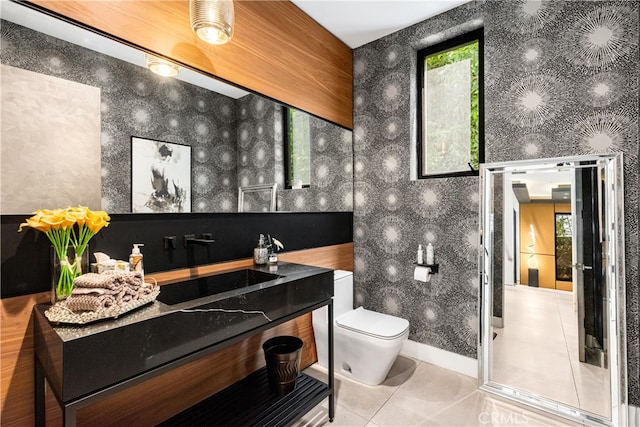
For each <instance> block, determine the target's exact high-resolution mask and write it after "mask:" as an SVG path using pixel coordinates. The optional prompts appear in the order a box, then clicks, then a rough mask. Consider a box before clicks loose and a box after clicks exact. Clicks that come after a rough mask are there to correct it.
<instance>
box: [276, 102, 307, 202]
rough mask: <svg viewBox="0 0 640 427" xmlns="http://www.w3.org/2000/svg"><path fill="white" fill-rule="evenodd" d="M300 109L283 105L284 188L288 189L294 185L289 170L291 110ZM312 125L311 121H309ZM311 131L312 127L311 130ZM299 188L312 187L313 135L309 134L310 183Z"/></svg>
mask: <svg viewBox="0 0 640 427" xmlns="http://www.w3.org/2000/svg"><path fill="white" fill-rule="evenodd" d="M290 110H291V111H298V112H300V111H299V110H296V109H295V108H292V107H287V106H283V107H282V140H283V142H284V144H283V145H284V147H283V148H284V149H283V154H284V188H285V189H287V190H291V189H293V185H292V183H291V182H290V180H289V172H290V170H291V152H290V150H289V124H290V118H289V111H290ZM309 126H311V123H309ZM309 132H311V129H310V130H309ZM299 188H311V135H309V184H303V185H302V187H297V188H296V189H299Z"/></svg>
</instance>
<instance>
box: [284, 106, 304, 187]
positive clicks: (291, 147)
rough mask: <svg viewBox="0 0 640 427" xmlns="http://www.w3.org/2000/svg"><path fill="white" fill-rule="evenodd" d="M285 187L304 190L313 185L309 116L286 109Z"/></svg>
mask: <svg viewBox="0 0 640 427" xmlns="http://www.w3.org/2000/svg"><path fill="white" fill-rule="evenodd" d="M282 113H283V116H284V151H285V152H284V158H285V163H284V164H285V187H286V188H304V187H309V185H310V183H311V126H310V122H309V115H308V114H307V113H304V112H302V111H298V110H295V109H293V108H288V107H284V108H283V112H282Z"/></svg>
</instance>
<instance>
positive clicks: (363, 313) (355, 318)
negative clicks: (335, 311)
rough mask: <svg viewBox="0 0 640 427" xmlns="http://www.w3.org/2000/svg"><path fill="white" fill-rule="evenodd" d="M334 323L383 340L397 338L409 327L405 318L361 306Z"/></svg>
mask: <svg viewBox="0 0 640 427" xmlns="http://www.w3.org/2000/svg"><path fill="white" fill-rule="evenodd" d="M336 323H337V324H338V326H340V327H342V328H345V329H349V330H352V331H354V332H359V333H363V334H366V335H370V336H373V337H376V338H380V339H385V340H390V339H394V338H397V337H399V336H400V335H402V334H404V333H405V332H406V331H407V329H408V328H409V321H408V320H407V319H401V318H399V317H395V316H390V315H388V314H384V313H378V312H375V311H370V310H366V309H364V308H362V307H358V308H357V309H355V310H353V311H350V312H348V313H346V314H344V315H342V316H340V317H338V318H337V319H336Z"/></svg>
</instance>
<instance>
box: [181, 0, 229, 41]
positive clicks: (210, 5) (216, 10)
mask: <svg viewBox="0 0 640 427" xmlns="http://www.w3.org/2000/svg"><path fill="white" fill-rule="evenodd" d="M189 15H190V17H191V28H192V29H193V31H195V33H196V34H197V35H198V37H200V38H201V39H202V40H204V41H206V42H207V43H211V44H225V43H227V42H228V41H229V40H231V37H233V20H234V14H233V0H189Z"/></svg>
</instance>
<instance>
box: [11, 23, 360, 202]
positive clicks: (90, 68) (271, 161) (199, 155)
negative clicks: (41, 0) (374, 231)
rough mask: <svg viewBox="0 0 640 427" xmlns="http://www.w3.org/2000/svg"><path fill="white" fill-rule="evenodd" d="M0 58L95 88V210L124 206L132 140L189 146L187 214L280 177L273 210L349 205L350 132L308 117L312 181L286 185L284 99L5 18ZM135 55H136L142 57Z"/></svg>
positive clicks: (128, 193)
mask: <svg viewBox="0 0 640 427" xmlns="http://www.w3.org/2000/svg"><path fill="white" fill-rule="evenodd" d="M0 47H1V51H0V58H1V60H2V63H3V64H6V65H10V66H14V67H18V68H23V69H26V70H29V71H34V72H38V73H42V74H47V75H52V76H56V77H60V78H64V79H68V80H72V81H76V82H80V83H84V84H87V85H91V86H95V87H99V88H100V89H101V97H102V208H103V209H104V210H106V211H108V212H111V213H115V212H130V211H131V200H130V193H131V192H130V188H131V163H130V159H131V140H130V138H131V136H132V135H133V136H138V137H142V138H148V139H155V140H160V141H167V142H174V143H180V144H186V145H190V146H191V147H192V153H191V157H192V172H191V180H192V182H191V188H192V195H191V198H192V212H237V208H238V206H237V205H238V203H237V202H238V186H240V185H242V186H246V185H255V184H268V183H273V182H277V183H278V185H279V192H278V210H279V211H283V210H286V211H297V212H309V211H313V212H329V211H342V212H348V211H352V210H353V197H352V194H353V191H352V189H353V156H352V139H351V131H349V130H346V129H343V128H341V127H340V126H337V125H335V124H332V123H329V122H326V121H324V120H321V119H318V118H315V117H311V126H312V141H311V144H312V186H311V188H309V189H304V190H284V164H283V139H282V125H281V122H282V111H281V105H280V104H278V103H276V102H273V101H271V100H268V99H266V98H263V97H261V96H258V95H253V94H252V95H247V96H245V97H243V98H240V99H238V100H234V99H233V98H229V97H226V96H223V95H220V94H217V93H215V92H211V91H209V90H206V89H202V88H200V87H197V86H194V85H191V84H188V83H185V82H182V81H180V80H177V79H173V78H164V77H160V76H157V75H155V74H153V73H151V72H150V71H148V70H147V69H145V68H142V67H138V66H135V65H132V64H130V63H128V62H124V61H121V60H118V59H114V58H112V57H109V56H105V55H101V54H99V53H96V52H94V51H91V50H88V49H85V48H82V47H79V46H76V45H74V44H71V43H68V42H65V41H62V40H59V39H56V38H53V37H50V36H47V35H45V34H42V33H38V32H35V31H32V30H30V29H28V28H25V27H22V26H19V25H16V24H14V23H11V22H8V21H2V39H1V43H0ZM141 55H142V53H141Z"/></svg>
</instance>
